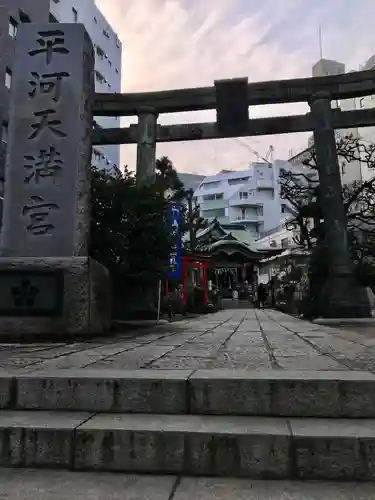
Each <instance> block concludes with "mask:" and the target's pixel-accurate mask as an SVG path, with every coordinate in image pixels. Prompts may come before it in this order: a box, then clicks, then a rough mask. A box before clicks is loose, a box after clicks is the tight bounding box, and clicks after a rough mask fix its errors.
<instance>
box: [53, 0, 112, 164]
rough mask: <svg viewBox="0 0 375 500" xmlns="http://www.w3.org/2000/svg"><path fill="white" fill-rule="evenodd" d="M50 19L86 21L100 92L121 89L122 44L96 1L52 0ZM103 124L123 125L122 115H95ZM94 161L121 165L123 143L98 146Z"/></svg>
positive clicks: (67, 21) (64, 21) (101, 124)
mask: <svg viewBox="0 0 375 500" xmlns="http://www.w3.org/2000/svg"><path fill="white" fill-rule="evenodd" d="M50 21H52V22H60V23H82V24H84V25H85V27H86V30H87V32H88V34H89V35H90V38H91V40H92V42H93V44H94V49H95V90H96V92H100V93H106V92H111V93H112V92H121V57H122V44H121V42H120V40H119V38H118V36H117V34H116V33H115V32H114V30H113V28H112V27H111V25H110V24H109V23H108V21H107V20H106V19H105V17H104V16H103V14H102V13H101V11H100V10H99V9H98V7H97V6H96V4H95V0H50ZM94 119H95V122H96V123H97V125H98V126H99V127H103V128H109V127H119V126H120V119H119V118H118V117H95V118H94ZM92 164H93V165H94V166H95V167H97V168H98V169H100V170H102V169H105V170H108V171H111V170H116V169H117V168H120V146H95V147H94V149H93V158H92Z"/></svg>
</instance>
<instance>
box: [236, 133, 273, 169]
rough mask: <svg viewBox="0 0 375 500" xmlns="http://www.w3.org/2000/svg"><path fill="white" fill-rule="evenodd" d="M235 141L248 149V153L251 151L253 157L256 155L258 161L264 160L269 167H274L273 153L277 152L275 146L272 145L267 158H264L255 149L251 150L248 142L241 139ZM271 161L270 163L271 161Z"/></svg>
mask: <svg viewBox="0 0 375 500" xmlns="http://www.w3.org/2000/svg"><path fill="white" fill-rule="evenodd" d="M234 140H235V141H237V142H238V143H239V144H241V146H243V147H244V148H246V149H247V150H248V151H250V152H251V153H252V154H253V155H255V156H256V157H257V159H258V161H260V160H263V161H264V162H266V163H268V165H272V162H273V152H274V151H275V148H274V146H273V145H272V144H271V146H270V147H269V149H268V151H267V154H266V156H265V157H264V156H262V155H260V154H259V153H258V151H255V149H253V148H251V147H250V146H249V145H248V144H247V143H246V142H244V141H243V140H241V139H239V138H236V139H234ZM269 159H270V160H271V161H270V160H269Z"/></svg>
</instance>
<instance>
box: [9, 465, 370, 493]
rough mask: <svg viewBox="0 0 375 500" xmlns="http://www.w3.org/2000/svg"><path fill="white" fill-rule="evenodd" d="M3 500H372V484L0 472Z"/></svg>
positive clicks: (35, 471) (48, 472) (14, 470)
mask: <svg viewBox="0 0 375 500" xmlns="http://www.w3.org/2000/svg"><path fill="white" fill-rule="evenodd" d="M0 485H1V486H0V498H1V499H2V500H120V499H121V500H123V499H126V500H195V499H197V500H279V499H283V500H323V499H324V500H374V499H375V491H374V485H373V483H367V484H366V483H350V482H344V483H327V482H320V481H313V482H300V481H256V480H255V481H254V480H250V479H211V478H210V479H208V478H187V477H186V478H180V477H178V478H176V477H174V476H147V475H142V476H136V475H126V474H105V473H95V474H92V473H88V472H85V473H80V472H67V471H48V470H44V471H38V470H20V469H13V470H12V469H0Z"/></svg>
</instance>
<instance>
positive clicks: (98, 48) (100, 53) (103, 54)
mask: <svg viewBox="0 0 375 500" xmlns="http://www.w3.org/2000/svg"><path fill="white" fill-rule="evenodd" d="M96 53H97V54H98V57H99V58H100V59H104V56H105V52H104V50H103V49H102V48H101V47H99V45H97V46H96Z"/></svg>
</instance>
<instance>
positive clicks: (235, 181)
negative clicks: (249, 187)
mask: <svg viewBox="0 0 375 500" xmlns="http://www.w3.org/2000/svg"><path fill="white" fill-rule="evenodd" d="M249 179H250V177H238V178H237V179H228V184H229V185H230V186H235V185H236V184H243V183H244V182H247V181H248V180H249Z"/></svg>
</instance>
